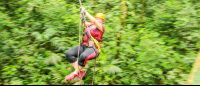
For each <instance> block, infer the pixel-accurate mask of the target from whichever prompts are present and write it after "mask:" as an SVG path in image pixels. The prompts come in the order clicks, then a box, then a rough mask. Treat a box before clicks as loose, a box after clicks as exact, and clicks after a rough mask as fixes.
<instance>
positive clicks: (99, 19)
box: [95, 17, 103, 23]
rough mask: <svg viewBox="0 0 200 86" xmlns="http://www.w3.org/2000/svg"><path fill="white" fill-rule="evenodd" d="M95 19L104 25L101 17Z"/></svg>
mask: <svg viewBox="0 0 200 86" xmlns="http://www.w3.org/2000/svg"><path fill="white" fill-rule="evenodd" d="M95 19H96V20H97V21H98V22H99V23H103V19H101V18H99V17H95Z"/></svg>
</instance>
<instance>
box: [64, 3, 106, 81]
mask: <svg viewBox="0 0 200 86" xmlns="http://www.w3.org/2000/svg"><path fill="white" fill-rule="evenodd" d="M80 11H81V14H84V15H86V16H87V18H88V19H89V20H90V21H91V23H89V22H83V20H82V21H81V23H82V24H83V26H84V27H87V28H85V29H84V34H83V35H84V36H83V38H82V42H81V44H80V45H78V46H76V47H73V48H71V49H69V50H67V51H66V53H65V55H66V57H67V59H68V60H69V62H70V63H71V65H72V66H73V67H74V69H75V71H74V72H73V73H71V74H69V75H67V76H66V77H65V80H66V81H68V82H70V81H71V80H72V79H74V78H75V77H78V78H77V81H80V80H81V79H82V78H83V77H84V75H85V74H86V71H85V70H83V68H84V66H85V65H86V64H87V61H88V60H91V59H95V58H96V57H98V55H99V49H98V48H97V44H94V46H93V47H91V46H90V45H91V44H89V41H90V39H91V36H90V34H91V35H92V36H93V37H94V38H95V40H97V41H98V42H101V41H102V36H103V33H104V31H105V28H104V25H103V22H104V19H105V15H104V14H103V13H97V14H96V16H95V17H93V16H92V15H90V14H89V13H88V12H87V11H86V10H85V8H84V7H80ZM80 17H81V19H82V18H83V16H80ZM88 30H89V31H88ZM98 45H99V46H100V48H101V45H100V44H98ZM78 47H80V48H79V56H80V57H79V59H78V61H77V59H76V58H77V55H78ZM79 73H80V74H79Z"/></svg>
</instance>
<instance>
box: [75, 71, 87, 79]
mask: <svg viewBox="0 0 200 86" xmlns="http://www.w3.org/2000/svg"><path fill="white" fill-rule="evenodd" d="M85 74H86V71H84V70H81V71H80V74H78V79H77V81H80V80H81V79H82V78H83V77H84V76H85Z"/></svg>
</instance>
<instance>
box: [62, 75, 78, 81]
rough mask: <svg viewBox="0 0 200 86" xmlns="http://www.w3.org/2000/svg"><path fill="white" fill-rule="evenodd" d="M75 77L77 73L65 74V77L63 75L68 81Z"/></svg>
mask: <svg viewBox="0 0 200 86" xmlns="http://www.w3.org/2000/svg"><path fill="white" fill-rule="evenodd" d="M75 77H77V74H75V73H72V74H70V75H68V76H66V77H65V80H66V81H68V82H70V81H71V80H72V79H74V78H75Z"/></svg>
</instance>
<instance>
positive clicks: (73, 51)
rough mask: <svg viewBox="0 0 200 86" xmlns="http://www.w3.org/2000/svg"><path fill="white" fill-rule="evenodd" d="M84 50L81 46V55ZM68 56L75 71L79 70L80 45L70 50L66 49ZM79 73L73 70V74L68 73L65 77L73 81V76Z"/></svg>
mask: <svg viewBox="0 0 200 86" xmlns="http://www.w3.org/2000/svg"><path fill="white" fill-rule="evenodd" d="M82 52H83V47H82V46H80V50H79V56H80V54H81V53H82ZM65 55H66V57H67V58H68V60H69V62H70V63H71V65H72V66H73V67H74V69H75V71H77V70H78V61H77V59H76V58H77V55H78V46H76V47H74V48H71V49H69V50H67V51H66V53H65ZM77 75H78V73H77V72H73V73H72V74H70V75H68V76H66V77H65V79H66V80H67V81H71V80H72V79H73V78H75V77H76V76H77Z"/></svg>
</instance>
